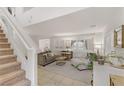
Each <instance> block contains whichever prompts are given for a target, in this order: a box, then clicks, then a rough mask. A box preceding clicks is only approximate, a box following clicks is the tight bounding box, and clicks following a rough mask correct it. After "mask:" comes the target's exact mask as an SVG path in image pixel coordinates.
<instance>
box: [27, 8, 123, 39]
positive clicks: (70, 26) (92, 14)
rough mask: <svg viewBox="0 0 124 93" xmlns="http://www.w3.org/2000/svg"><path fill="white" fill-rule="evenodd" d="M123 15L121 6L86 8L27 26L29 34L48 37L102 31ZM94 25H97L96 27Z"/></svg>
mask: <svg viewBox="0 0 124 93" xmlns="http://www.w3.org/2000/svg"><path fill="white" fill-rule="evenodd" d="M119 16H121V8H86V9H83V10H80V11H77V12H74V13H71V14H68V15H65V16H61V17H57V18H54V19H51V20H47V21H44V22H41V23H38V24H34V25H31V26H28V27H26V28H25V29H26V30H28V31H29V34H30V35H32V36H36V37H38V36H39V37H41V38H48V37H52V36H57V35H58V36H59V35H75V34H87V33H95V32H101V31H104V29H106V27H108V26H109V25H111V24H112V23H113V22H115V21H116V20H117V18H119ZM93 25H96V27H94V26H93Z"/></svg>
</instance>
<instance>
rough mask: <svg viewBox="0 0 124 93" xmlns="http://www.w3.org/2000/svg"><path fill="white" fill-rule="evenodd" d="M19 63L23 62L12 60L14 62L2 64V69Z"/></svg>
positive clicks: (0, 66) (0, 67)
mask: <svg viewBox="0 0 124 93" xmlns="http://www.w3.org/2000/svg"><path fill="white" fill-rule="evenodd" d="M17 65H21V63H20V62H12V63H6V64H2V65H0V70H1V69H4V68H7V67H11V66H17Z"/></svg>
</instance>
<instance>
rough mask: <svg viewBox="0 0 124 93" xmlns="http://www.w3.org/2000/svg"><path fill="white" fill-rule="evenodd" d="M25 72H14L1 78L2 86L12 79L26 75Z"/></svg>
mask: <svg viewBox="0 0 124 93" xmlns="http://www.w3.org/2000/svg"><path fill="white" fill-rule="evenodd" d="M24 73H25V71H24V70H18V71H14V72H11V73H8V74H4V75H1V76H0V84H3V83H4V82H6V81H9V80H11V79H14V78H16V77H17V76H19V75H20V74H24Z"/></svg>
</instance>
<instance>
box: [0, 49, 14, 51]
mask: <svg viewBox="0 0 124 93" xmlns="http://www.w3.org/2000/svg"><path fill="white" fill-rule="evenodd" d="M8 50H13V49H11V48H2V49H0V51H8Z"/></svg>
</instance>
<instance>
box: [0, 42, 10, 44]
mask: <svg viewBox="0 0 124 93" xmlns="http://www.w3.org/2000/svg"><path fill="white" fill-rule="evenodd" d="M3 44H10V43H8V42H2V43H0V45H3Z"/></svg>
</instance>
